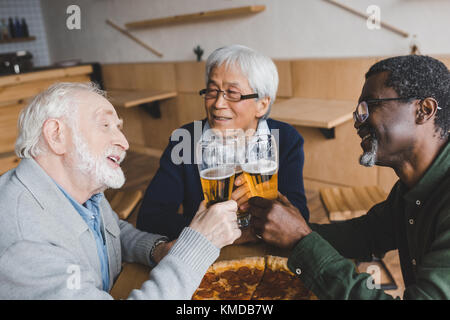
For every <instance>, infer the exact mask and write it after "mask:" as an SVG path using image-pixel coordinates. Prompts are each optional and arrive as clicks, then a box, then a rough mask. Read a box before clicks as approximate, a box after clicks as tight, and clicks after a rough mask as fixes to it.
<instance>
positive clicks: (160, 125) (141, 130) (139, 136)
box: [116, 99, 178, 150]
mask: <svg viewBox="0 0 450 320" xmlns="http://www.w3.org/2000/svg"><path fill="white" fill-rule="evenodd" d="M159 104H160V110H161V118H159V119H155V118H153V117H152V116H151V115H150V113H149V112H148V111H147V110H146V108H145V107H143V106H137V107H133V108H120V107H118V108H116V111H117V113H118V115H119V117H121V118H122V119H123V132H124V135H125V137H126V138H127V140H128V142H129V143H130V145H137V146H145V147H149V148H154V149H159V150H161V149H164V148H165V147H166V146H167V142H168V139H169V137H170V135H171V134H172V131H173V130H174V129H176V128H177V127H178V114H177V104H176V99H167V100H163V101H160V102H159Z"/></svg>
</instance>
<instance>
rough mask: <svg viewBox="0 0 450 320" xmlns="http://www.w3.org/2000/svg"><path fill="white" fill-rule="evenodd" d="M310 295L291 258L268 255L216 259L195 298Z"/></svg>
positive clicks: (229, 298)
mask: <svg viewBox="0 0 450 320" xmlns="http://www.w3.org/2000/svg"><path fill="white" fill-rule="evenodd" d="M310 296H311V293H310V291H309V290H308V289H307V288H305V286H304V285H303V283H302V282H301V281H300V279H299V278H298V277H296V276H295V275H294V274H293V273H292V272H291V271H290V270H289V268H288V267H287V258H284V257H276V256H266V257H249V258H244V259H239V260H229V261H219V262H216V263H214V264H213V265H212V266H211V267H210V268H209V269H208V271H207V272H206V274H205V276H204V277H203V280H202V282H201V283H200V286H199V287H198V289H197V290H196V291H195V293H194V295H193V296H192V299H193V300H305V299H309V298H310Z"/></svg>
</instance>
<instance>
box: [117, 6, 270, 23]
mask: <svg viewBox="0 0 450 320" xmlns="http://www.w3.org/2000/svg"><path fill="white" fill-rule="evenodd" d="M265 9H266V6H264V5H254V6H246V7H238V8H230V9H222V10H213V11H203V12H198V13H191V14H183V15H179V16H172V17H165V18H158V19H150V20H141V21H134V22H129V23H127V24H125V27H126V28H128V29H141V28H152V27H156V26H162V25H171V24H180V23H187V22H195V21H203V20H208V19H217V18H226V17H229V18H231V17H235V16H238V15H248V14H255V13H259V12H262V11H264V10H265Z"/></svg>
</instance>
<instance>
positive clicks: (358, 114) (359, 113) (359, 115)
mask: <svg viewBox="0 0 450 320" xmlns="http://www.w3.org/2000/svg"><path fill="white" fill-rule="evenodd" d="M414 99H419V98H416V97H410V98H405V97H401V98H384V99H369V100H365V101H361V102H360V103H358V106H357V107H356V110H355V111H354V112H353V120H354V121H355V122H359V123H363V122H364V121H366V120H367V118H368V117H369V105H370V104H377V103H380V102H384V101H398V100H414ZM439 109H440V108H439Z"/></svg>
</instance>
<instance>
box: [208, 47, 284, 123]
mask: <svg viewBox="0 0 450 320" xmlns="http://www.w3.org/2000/svg"><path fill="white" fill-rule="evenodd" d="M224 63H225V66H226V67H227V68H228V67H230V66H238V67H239V68H240V69H241V71H242V73H243V74H244V76H245V77H247V80H248V83H249V85H250V87H251V88H252V89H253V90H254V92H255V93H257V94H258V95H259V97H260V98H263V97H270V104H269V108H268V110H267V112H266V114H265V115H264V116H263V117H262V119H267V118H268V117H269V114H270V110H271V108H272V104H273V103H274V101H275V98H276V95H277V89H278V71H277V67H276V66H275V64H274V63H273V61H272V59H270V58H269V57H267V56H265V55H263V54H261V53H259V52H256V51H255V50H253V49H250V48H248V47H245V46H243V45H239V44H233V45H229V46H226V47H222V48H219V49H216V50H214V52H213V53H211V54H210V56H209V57H208V59H207V60H206V84H208V81H209V75H210V73H211V70H212V69H213V68H215V67H218V66H221V65H222V64H224Z"/></svg>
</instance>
